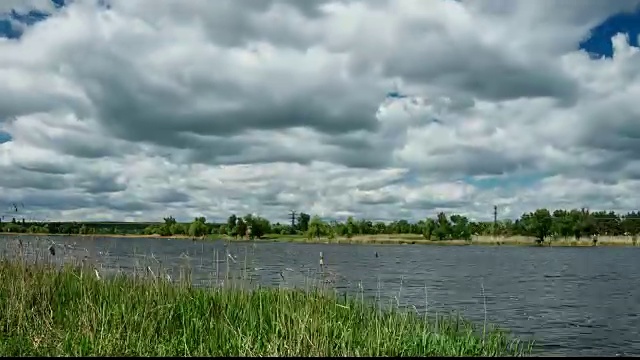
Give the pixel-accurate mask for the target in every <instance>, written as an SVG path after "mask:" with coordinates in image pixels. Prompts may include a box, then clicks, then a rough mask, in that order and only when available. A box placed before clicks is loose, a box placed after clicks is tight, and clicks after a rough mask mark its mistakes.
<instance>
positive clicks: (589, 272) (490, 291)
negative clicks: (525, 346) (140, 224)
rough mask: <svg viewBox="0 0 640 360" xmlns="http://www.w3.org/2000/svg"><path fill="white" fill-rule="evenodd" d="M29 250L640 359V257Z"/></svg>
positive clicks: (556, 351) (196, 245)
mask: <svg viewBox="0 0 640 360" xmlns="http://www.w3.org/2000/svg"><path fill="white" fill-rule="evenodd" d="M22 241H23V243H24V245H23V248H26V249H32V250H29V251H31V252H34V251H36V252H40V253H48V251H47V249H48V247H49V246H50V244H51V242H52V241H55V249H56V256H54V257H53V258H55V259H56V261H63V260H62V259H66V261H68V260H70V259H76V260H77V259H81V258H87V259H88V260H89V261H94V262H96V263H97V266H98V268H99V269H100V271H101V272H104V273H108V272H110V271H111V272H114V271H116V270H117V271H136V272H142V271H144V269H146V268H147V267H148V268H149V269H151V271H155V272H158V270H157V269H159V268H163V269H165V271H166V272H167V273H168V274H169V275H170V276H172V279H175V278H177V277H179V276H180V273H181V271H180V269H184V268H189V269H191V272H192V275H191V279H192V281H194V282H195V283H196V284H197V285H211V284H215V283H216V282H218V283H220V282H223V281H225V279H227V277H228V276H241V277H242V278H244V279H249V280H245V282H246V281H249V282H250V283H252V284H256V283H259V284H262V285H269V286H287V287H309V286H314V285H315V286H317V285H318V284H324V285H325V286H330V287H332V288H335V289H337V290H338V291H340V292H348V293H350V294H359V295H364V297H365V298H373V299H375V298H377V299H381V301H382V302H383V303H384V302H385V301H387V302H393V303H394V304H399V305H401V306H406V307H409V308H411V309H413V308H414V307H415V310H417V311H418V312H424V311H428V312H429V313H432V314H433V313H436V312H440V313H444V312H450V311H458V312H460V313H461V314H462V315H463V316H464V317H466V318H468V319H470V320H473V321H476V322H479V323H480V324H482V323H483V322H484V321H485V317H486V321H487V323H490V324H495V325H497V326H499V327H501V328H505V329H508V330H509V331H510V332H511V333H512V334H514V335H515V336H517V337H520V338H522V339H533V340H535V342H536V353H537V354H539V355H577V356H588V355H610V356H615V355H640V336H639V334H640V333H639V331H638V330H639V329H640V280H639V275H640V262H639V261H638V259H640V248H613V247H593V248H592V247H587V248H571V247H566V248H560V247H558V248H548V247H508V246H496V247H489V246H462V247H458V246H426V245H346V244H345V245H337V244H296V243H277V242H253V243H231V244H225V243H223V242H222V241H216V242H192V241H189V240H170V239H149V238H94V239H89V238H79V237H51V238H49V239H46V240H45V239H42V238H39V239H37V238H33V237H22ZM0 242H1V243H2V246H3V249H4V250H3V251H4V254H5V256H12V255H10V254H13V252H12V251H14V250H15V248H16V244H17V242H18V241H17V240H16V238H8V237H0ZM321 252H322V253H323V256H324V264H325V267H324V269H323V272H322V274H320V270H319V264H318V263H319V254H320V253H321ZM227 254H228V255H227ZM216 258H217V261H216ZM154 269H155V270H154ZM227 270H228V271H229V274H231V275H225V274H226V272H227ZM183 272H184V271H183ZM165 276H166V275H165ZM226 281H229V280H228V279H227V280H226Z"/></svg>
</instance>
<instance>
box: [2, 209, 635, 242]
mask: <svg viewBox="0 0 640 360" xmlns="http://www.w3.org/2000/svg"><path fill="white" fill-rule="evenodd" d="M0 229H1V230H2V231H3V232H10V233H37V234H120V235H160V236H176V235H179V236H191V237H202V236H205V235H213V236H222V235H226V236H231V237H235V238H250V239H260V238H263V237H265V236H267V235H270V236H278V235H299V236H307V237H309V238H316V237H317V238H320V237H325V238H334V237H347V238H350V237H353V236H360V235H382V234H386V235H396V234H416V235H422V236H424V238H425V239H427V240H434V241H437V240H452V239H455V240H470V239H471V237H472V236H473V235H487V236H502V237H510V236H528V237H533V238H536V239H538V241H539V242H542V241H544V240H545V239H546V238H548V237H560V238H575V239H577V240H580V239H581V238H591V237H593V236H600V235H604V236H632V237H634V238H635V237H637V236H638V234H640V212H630V213H627V214H624V215H623V214H617V213H615V212H613V211H608V212H607V211H595V212H590V211H589V210H587V209H573V210H554V211H550V210H548V209H538V210H536V211H533V212H530V213H525V214H523V215H522V216H521V217H520V218H519V219H516V220H509V219H507V220H496V221H479V222H476V221H470V220H469V219H468V218H467V217H465V216H461V215H457V214H450V215H447V214H445V213H439V214H437V215H436V216H435V217H430V218H426V219H424V220H420V221H417V222H409V221H407V220H397V221H392V222H387V223H385V222H373V221H370V220H366V219H354V218H352V217H349V218H348V219H347V220H346V221H344V222H340V221H325V220H323V219H321V218H320V217H319V216H311V215H309V214H307V213H304V212H302V213H300V214H298V215H297V217H294V218H292V221H291V223H288V224H281V223H271V222H270V221H269V220H267V219H265V218H263V217H260V216H254V215H250V214H249V215H245V216H243V217H240V216H236V215H231V216H229V218H228V219H227V221H226V222H225V223H212V222H207V220H206V218H205V217H197V218H195V219H194V220H193V221H192V222H189V223H182V222H178V221H176V219H175V218H173V217H172V216H169V217H166V218H164V219H163V221H162V222H157V223H133V222H129V223H126V222H46V223H43V222H28V221H25V220H24V219H22V220H16V218H12V219H11V220H10V221H6V218H5V221H4V222H0Z"/></svg>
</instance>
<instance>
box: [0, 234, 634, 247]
mask: <svg viewBox="0 0 640 360" xmlns="http://www.w3.org/2000/svg"><path fill="white" fill-rule="evenodd" d="M0 235H4V236H77V237H102V238H148V239H176V240H195V241H212V240H223V241H229V242H253V241H257V242H293V243H307V244H362V245H366V244H369V245H436V246H469V245H485V246H503V245H504V246H535V247H539V246H540V245H538V244H536V242H535V239H534V238H532V237H526V236H511V237H493V236H473V238H472V239H471V240H470V241H466V240H426V239H425V238H424V237H422V236H420V235H413V234H398V235H357V236H353V237H351V238H347V237H335V238H333V239H330V238H327V237H320V238H312V239H309V238H308V237H306V236H303V235H276V234H269V235H265V236H263V237H262V238H260V239H254V240H249V239H247V238H244V239H241V238H234V237H231V236H227V235H207V236H204V237H196V238H193V237H191V236H188V235H169V236H161V235H137V234H127V235H120V234H71V235H69V234H35V233H0ZM542 246H551V247H592V246H593V243H592V241H591V240H590V239H588V238H583V239H581V240H575V239H572V238H566V239H565V238H562V239H551V241H549V240H548V239H547V240H545V242H544V244H543V245H542ZM597 246H629V247H633V246H640V244H637V243H636V244H634V242H633V239H632V237H630V236H600V237H599V238H598V243H597Z"/></svg>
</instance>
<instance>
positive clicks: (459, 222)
mask: <svg viewBox="0 0 640 360" xmlns="http://www.w3.org/2000/svg"><path fill="white" fill-rule="evenodd" d="M450 219H451V223H452V224H453V228H452V229H451V230H452V234H451V235H452V237H453V238H454V239H459V240H467V241H469V240H471V229H470V228H469V219H467V218H466V217H464V216H460V215H451V217H450Z"/></svg>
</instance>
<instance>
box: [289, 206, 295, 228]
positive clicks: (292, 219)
mask: <svg viewBox="0 0 640 360" xmlns="http://www.w3.org/2000/svg"><path fill="white" fill-rule="evenodd" d="M289 216H291V231H294V229H295V228H296V211H295V210H291V211H290V212H289Z"/></svg>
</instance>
